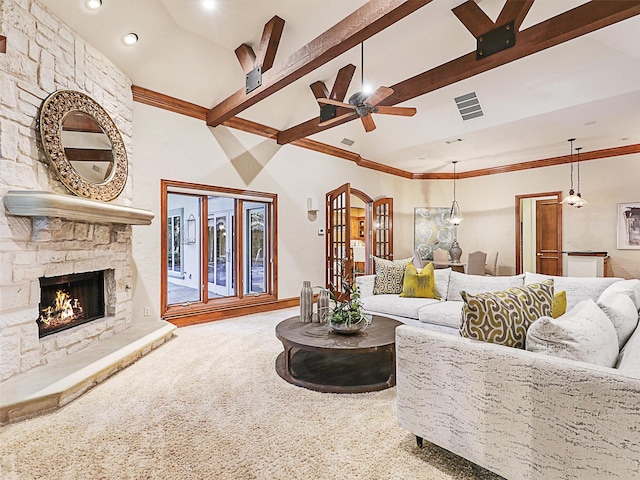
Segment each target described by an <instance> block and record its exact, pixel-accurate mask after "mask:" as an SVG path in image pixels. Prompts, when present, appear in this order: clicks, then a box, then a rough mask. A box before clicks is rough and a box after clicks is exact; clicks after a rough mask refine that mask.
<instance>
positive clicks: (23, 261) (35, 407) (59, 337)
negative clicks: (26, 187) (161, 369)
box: [0, 191, 175, 424]
mask: <svg viewBox="0 0 640 480" xmlns="http://www.w3.org/2000/svg"><path fill="white" fill-rule="evenodd" d="M3 202H4V204H5V208H6V210H7V213H8V215H9V216H11V221H10V225H11V226H12V227H13V228H14V230H15V231H16V233H17V234H18V237H23V238H22V240H24V241H26V243H24V245H25V248H23V249H22V250H21V251H20V252H16V253H15V254H14V255H13V260H12V262H11V270H12V272H13V277H14V279H16V280H19V283H18V285H17V286H16V287H15V289H14V291H13V292H11V293H12V294H11V295H10V297H11V298H12V303H13V305H12V307H13V309H12V310H11V311H10V312H4V313H3V315H2V319H1V320H0V342H1V343H2V345H3V352H2V356H1V357H0V358H1V362H0V367H1V368H0V372H1V375H2V378H1V379H0V381H2V384H1V387H0V388H2V398H1V399H0V424H6V423H10V422H13V421H18V420H21V419H23V418H28V417H31V416H34V415H37V414H39V413H44V412H47V411H51V410H53V409H55V408H58V407H60V406H62V405H64V404H66V403H68V402H69V401H71V400H73V399H74V398H76V397H77V396H78V395H80V394H82V393H83V392H84V391H86V390H88V389H89V388H91V387H92V386H94V385H96V384H97V383H99V382H100V381H102V380H104V379H106V378H107V377H108V376H110V375H112V374H113V373H115V372H116V371H118V370H119V369H121V368H123V367H125V366H126V365H128V364H130V363H132V362H134V361H135V360H136V359H138V358H139V357H141V356H142V355H144V354H145V353H147V352H149V351H151V350H152V349H153V348H155V347H157V346H159V345H161V344H162V343H164V342H165V341H166V340H168V339H169V338H170V337H171V336H172V335H173V330H174V329H175V327H174V326H173V325H171V324H168V323H167V322H164V321H158V320H155V321H147V322H133V321H132V320H133V319H132V306H131V301H132V288H131V285H132V283H133V279H132V269H131V225H132V224H139V225H145V224H149V223H150V222H151V218H152V217H153V215H152V214H151V212H148V211H145V210H140V209H135V208H131V207H124V206H118V205H113V204H106V203H103V202H97V201H93V200H86V199H81V198H78V197H74V196H71V195H61V194H54V193H47V192H38V191H35V192H33V191H9V192H8V193H7V194H6V195H5V196H4V198H3ZM69 217H70V218H69ZM96 218H97V219H99V220H100V221H99V222H97V221H95V219H96ZM87 219H93V220H92V221H87ZM29 224H30V225H29ZM16 240H20V239H19V238H14V241H16ZM97 270H108V271H109V272H112V273H110V274H109V275H108V276H107V278H106V279H105V281H106V282H107V284H108V285H106V288H105V292H106V296H107V297H108V300H107V305H108V307H107V311H106V313H105V316H104V317H103V318H101V319H96V320H93V321H92V322H90V323H85V324H81V325H78V326H76V327H74V328H71V329H68V330H64V331H60V332H57V333H54V334H51V335H48V336H46V337H43V338H39V334H38V326H37V322H36V320H37V318H38V316H39V302H40V298H39V295H40V288H39V278H40V277H52V276H58V275H67V274H74V273H83V272H91V271H97ZM5 288H6V287H5ZM3 294H5V298H7V297H6V292H3Z"/></svg>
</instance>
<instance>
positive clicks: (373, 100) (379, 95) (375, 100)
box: [365, 87, 393, 107]
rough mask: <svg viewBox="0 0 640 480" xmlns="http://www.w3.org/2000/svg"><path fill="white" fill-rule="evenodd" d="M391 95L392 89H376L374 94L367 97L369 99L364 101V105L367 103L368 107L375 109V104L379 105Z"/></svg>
mask: <svg viewBox="0 0 640 480" xmlns="http://www.w3.org/2000/svg"><path fill="white" fill-rule="evenodd" d="M392 93H393V89H392V88H389V87H378V89H377V90H376V91H375V92H373V93H372V94H371V95H369V98H367V99H366V100H365V103H368V104H369V105H372V106H374V107H375V106H376V105H377V104H379V103H380V102H381V101H382V100H384V99H385V98H387V97H388V96H389V95H391V94H392Z"/></svg>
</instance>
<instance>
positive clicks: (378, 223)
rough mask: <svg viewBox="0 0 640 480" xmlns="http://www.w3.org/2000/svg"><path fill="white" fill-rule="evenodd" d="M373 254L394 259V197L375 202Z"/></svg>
mask: <svg viewBox="0 0 640 480" xmlns="http://www.w3.org/2000/svg"><path fill="white" fill-rule="evenodd" d="M372 210H373V228H372V245H373V255H374V256H376V257H379V258H384V259H387V260H393V198H388V197H387V198H381V199H378V200H375V201H374V202H373V209H372Z"/></svg>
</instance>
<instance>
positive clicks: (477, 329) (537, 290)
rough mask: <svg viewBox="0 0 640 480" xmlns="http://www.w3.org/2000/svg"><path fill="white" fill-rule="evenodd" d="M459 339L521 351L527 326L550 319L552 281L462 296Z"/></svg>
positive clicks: (465, 293)
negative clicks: (460, 336) (546, 318)
mask: <svg viewBox="0 0 640 480" xmlns="http://www.w3.org/2000/svg"><path fill="white" fill-rule="evenodd" d="M462 299H463V301H464V306H463V308H462V320H461V323H460V335H462V336H463V337H467V338H473V339H475V340H482V341H485V342H491V343H498V344H500V345H506V346H508V347H516V348H524V346H525V337H526V335H527V329H528V328H529V325H531V324H532V323H533V322H535V321H536V320H537V319H538V318H540V317H542V316H548V315H551V304H552V303H553V280H545V281H543V282H540V283H534V284H531V285H527V286H524V285H523V286H521V287H511V288H507V289H506V290H502V291H499V292H484V293H478V294H471V293H468V292H466V291H463V292H462Z"/></svg>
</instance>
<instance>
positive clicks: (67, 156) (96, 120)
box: [40, 90, 128, 201]
mask: <svg viewBox="0 0 640 480" xmlns="http://www.w3.org/2000/svg"><path fill="white" fill-rule="evenodd" d="M40 138H41V141H42V146H43V148H44V151H45V154H46V156H47V159H48V160H49V163H50V164H51V166H52V167H53V169H54V171H55V172H56V174H57V176H58V178H59V179H60V181H61V182H62V183H63V184H64V185H65V186H66V187H67V188H68V189H69V190H71V191H72V192H73V193H75V194H76V195H79V196H81V197H86V198H92V199H94V200H103V201H109V200H113V199H114V198H116V197H117V196H118V195H119V194H120V192H122V190H123V188H124V185H125V183H126V181H127V170H128V165H127V154H126V150H125V147H124V142H123V141H122V137H121V136H120V132H119V131H118V128H117V127H116V125H115V123H114V122H113V120H112V119H111V117H110V116H109V114H108V113H107V112H106V111H105V110H104V109H103V108H102V107H101V106H100V105H99V104H98V103H96V102H95V101H94V100H93V99H92V98H91V97H89V96H87V95H85V94H83V93H80V92H75V91H72V90H60V91H57V92H55V93H53V94H52V95H51V96H49V97H48V98H47V99H46V100H45V101H44V103H43V105H42V109H41V111H40Z"/></svg>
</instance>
